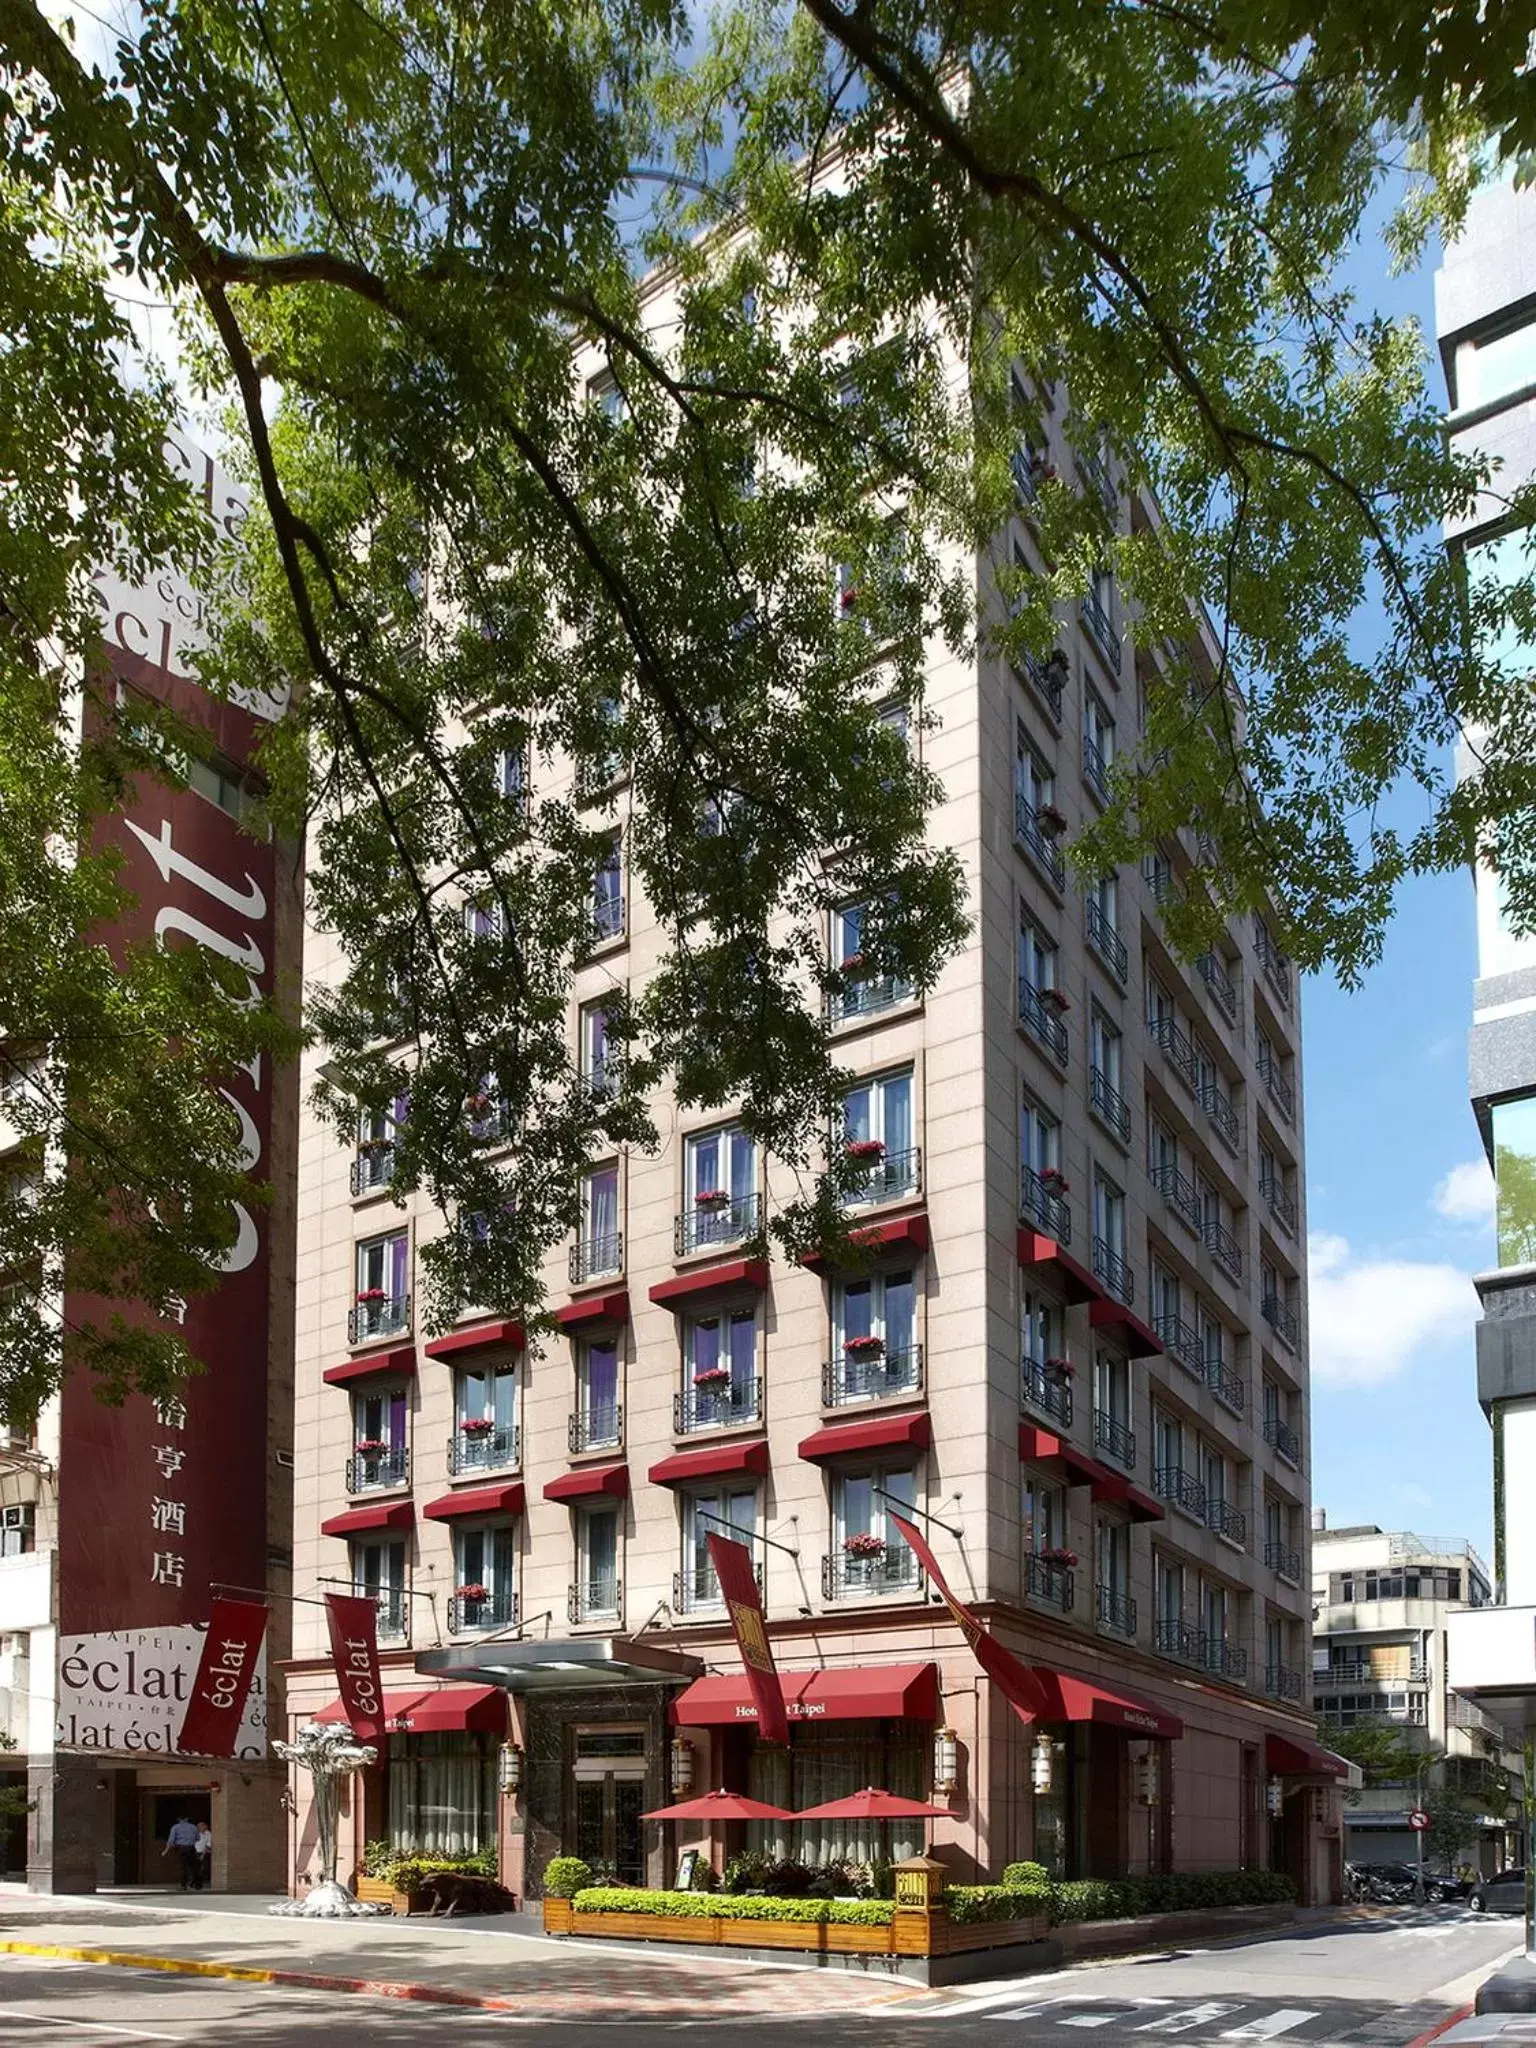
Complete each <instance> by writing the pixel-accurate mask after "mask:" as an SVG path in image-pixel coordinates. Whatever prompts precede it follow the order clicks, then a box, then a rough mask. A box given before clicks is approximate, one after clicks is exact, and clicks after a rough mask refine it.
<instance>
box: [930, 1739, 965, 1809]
mask: <svg viewBox="0 0 1536 2048" xmlns="http://www.w3.org/2000/svg"><path fill="white" fill-rule="evenodd" d="M959 1784H960V1739H959V1737H958V1736H957V1735H956V1734H955V1731H954V1729H953V1728H936V1729H935V1730H934V1732H933V1794H934V1797H935V1798H936V1799H953V1798H954V1796H955V1792H956V1790H957V1789H958V1787H959Z"/></svg>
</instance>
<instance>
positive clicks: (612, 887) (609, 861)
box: [592, 833, 624, 939]
mask: <svg viewBox="0 0 1536 2048" xmlns="http://www.w3.org/2000/svg"><path fill="white" fill-rule="evenodd" d="M592 934H593V937H594V938H597V939H618V938H622V937H623V935H624V865H623V855H622V849H621V845H620V841H619V836H618V834H617V833H615V834H614V837H613V842H612V844H611V845H610V846H609V848H608V851H607V852H606V853H605V854H604V855H603V858H602V862H601V864H600V865H599V867H598V870H597V873H596V875H595V876H594V877H593V881H592Z"/></svg>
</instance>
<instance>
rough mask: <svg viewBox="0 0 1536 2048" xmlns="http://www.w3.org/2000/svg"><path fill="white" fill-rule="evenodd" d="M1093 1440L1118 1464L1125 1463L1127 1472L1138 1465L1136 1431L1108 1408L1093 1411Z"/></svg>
mask: <svg viewBox="0 0 1536 2048" xmlns="http://www.w3.org/2000/svg"><path fill="white" fill-rule="evenodd" d="M1093 1441H1094V1443H1095V1445H1096V1446H1097V1448H1098V1449H1099V1450H1101V1451H1104V1452H1106V1453H1107V1454H1108V1455H1109V1456H1110V1457H1111V1458H1113V1459H1114V1461H1115V1463H1116V1464H1117V1465H1123V1466H1124V1467H1125V1469H1126V1470H1127V1472H1130V1471H1134V1469H1135V1465H1136V1432H1135V1430H1134V1429H1132V1428H1130V1426H1129V1425H1128V1424H1127V1423H1124V1422H1121V1421H1120V1420H1119V1419H1118V1417H1116V1416H1113V1415H1111V1414H1110V1412H1109V1410H1108V1409H1107V1408H1095V1409H1094V1411H1093Z"/></svg>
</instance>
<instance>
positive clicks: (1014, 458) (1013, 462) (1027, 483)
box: [1008, 443, 1048, 505]
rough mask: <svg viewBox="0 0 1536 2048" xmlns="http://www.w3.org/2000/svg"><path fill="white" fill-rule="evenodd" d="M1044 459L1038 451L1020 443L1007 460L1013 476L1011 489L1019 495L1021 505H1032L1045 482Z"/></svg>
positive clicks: (1045, 466)
mask: <svg viewBox="0 0 1536 2048" xmlns="http://www.w3.org/2000/svg"><path fill="white" fill-rule="evenodd" d="M1047 466H1048V465H1047V463H1046V460H1045V457H1044V456H1043V455H1042V454H1041V453H1040V452H1039V450H1038V449H1035V448H1031V447H1029V446H1028V445H1027V444H1025V443H1021V444H1020V445H1019V446H1018V447H1017V448H1015V449H1014V451H1013V453H1012V454H1011V455H1010V456H1009V458H1008V468H1009V470H1010V472H1011V473H1012V476H1013V488H1014V489H1015V490H1016V491H1017V492H1018V494H1019V503H1020V504H1021V505H1033V504H1034V502H1035V499H1036V497H1037V496H1038V495H1039V491H1040V486H1041V484H1042V483H1043V482H1044V480H1045V472H1046V468H1047Z"/></svg>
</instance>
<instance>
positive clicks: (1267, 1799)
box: [1264, 1778, 1285, 1820]
mask: <svg viewBox="0 0 1536 2048" xmlns="http://www.w3.org/2000/svg"><path fill="white" fill-rule="evenodd" d="M1264 1803H1265V1805H1266V1806H1267V1807H1268V1808H1269V1817H1270V1819H1271V1820H1278V1819H1279V1818H1280V1816H1281V1814H1282V1813H1283V1812H1284V1811H1285V1787H1284V1786H1283V1785H1282V1784H1281V1782H1280V1780H1279V1779H1278V1778H1271V1779H1270V1781H1269V1786H1268V1789H1267V1790H1266V1792H1265V1795H1264Z"/></svg>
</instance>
